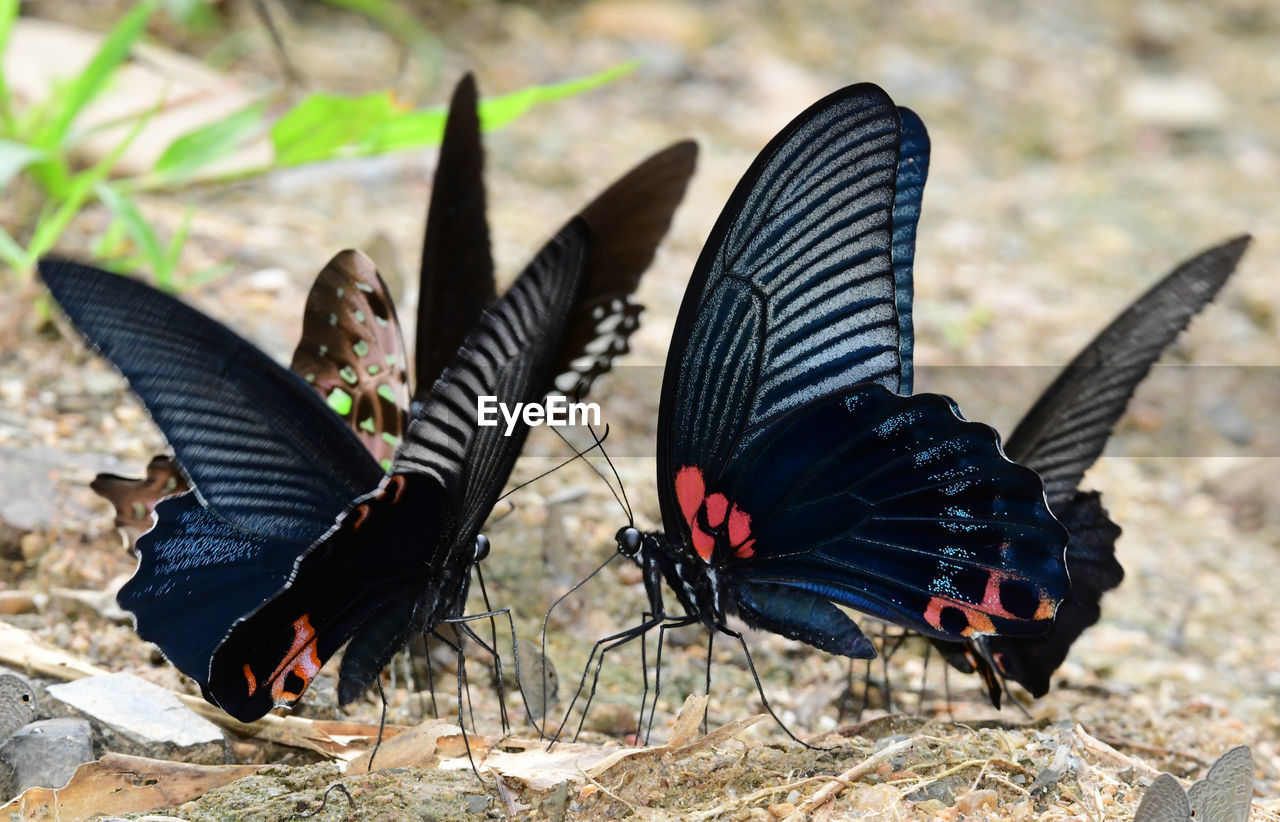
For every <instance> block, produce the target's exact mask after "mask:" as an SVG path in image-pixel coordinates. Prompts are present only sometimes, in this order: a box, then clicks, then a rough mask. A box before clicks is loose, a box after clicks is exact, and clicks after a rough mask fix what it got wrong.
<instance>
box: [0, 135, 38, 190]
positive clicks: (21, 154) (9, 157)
mask: <svg viewBox="0 0 1280 822" xmlns="http://www.w3.org/2000/svg"><path fill="white" fill-rule="evenodd" d="M46 156H48V152H46V151H44V150H42V149H38V148H35V147H34V146H29V145H26V144H25V143H17V142H14V141H13V140H5V139H3V138H0V191H3V190H4V188H5V186H7V185H9V181H10V180H12V179H13V178H14V177H16V176H17V175H18V173H19V172H20V171H22V170H23V169H24V168H26V167H27V166H29V165H31V164H32V163H35V162H38V161H40V160H43V159H44V158H45V157H46Z"/></svg>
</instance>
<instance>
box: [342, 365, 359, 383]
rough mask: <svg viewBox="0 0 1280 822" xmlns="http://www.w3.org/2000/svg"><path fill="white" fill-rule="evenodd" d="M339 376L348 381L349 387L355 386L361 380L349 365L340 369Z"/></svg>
mask: <svg viewBox="0 0 1280 822" xmlns="http://www.w3.org/2000/svg"><path fill="white" fill-rule="evenodd" d="M338 376H340V377H342V378H343V379H344V380H346V381H347V384H348V385H355V384H356V383H357V382H359V381H360V378H359V377H358V376H356V370H355V369H354V368H352V367H351V366H349V365H344V366H342V368H340V369H338Z"/></svg>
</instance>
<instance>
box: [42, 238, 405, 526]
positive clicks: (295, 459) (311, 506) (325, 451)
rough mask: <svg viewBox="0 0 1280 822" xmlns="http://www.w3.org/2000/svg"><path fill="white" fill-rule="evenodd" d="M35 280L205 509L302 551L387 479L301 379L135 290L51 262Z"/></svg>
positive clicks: (212, 325)
mask: <svg viewBox="0 0 1280 822" xmlns="http://www.w3.org/2000/svg"><path fill="white" fill-rule="evenodd" d="M40 274H41V277H42V278H43V279H44V282H45V284H46V285H47V286H48V288H49V290H50V292H51V293H52V294H53V296H54V298H55V299H56V300H57V301H58V303H59V304H60V305H61V306H62V308H63V310H64V311H65V312H66V314H67V316H68V317H69V318H70V319H71V322H72V323H73V324H74V325H75V326H76V328H77V329H78V330H79V331H80V333H81V334H83V335H84V336H85V338H86V340H87V341H88V343H89V344H90V345H91V346H92V347H93V348H94V349H95V350H97V351H98V352H99V353H101V354H102V355H103V356H104V357H106V358H107V359H108V360H110V361H111V363H112V364H113V365H115V366H116V368H118V369H119V370H120V372H121V373H122V374H123V375H124V377H125V378H126V379H127V380H128V381H129V387H130V388H132V389H133V391H134V393H136V394H137V395H138V396H139V397H140V398H141V399H142V401H143V403H144V404H145V405H146V407H147V410H148V411H149V412H150V413H151V416H152V419H154V420H155V422H156V424H157V425H158V426H159V427H160V430H161V431H162V432H163V433H164V435H165V438H166V439H167V440H168V441H169V445H170V446H172V447H173V449H174V452H175V453H176V454H177V458H178V461H179V462H180V463H181V464H182V466H183V468H184V470H185V471H186V473H187V476H188V477H189V478H190V479H191V481H192V484H193V485H194V486H195V491H196V494H197V495H198V496H199V498H200V501H201V502H202V503H204V504H205V505H207V506H208V507H209V509H210V510H211V511H212V512H213V513H214V514H216V515H217V516H219V517H221V518H222V519H224V520H226V521H227V522H228V523H230V524H231V525H234V526H236V527H237V528H239V529H241V530H244V531H248V532H250V533H253V534H258V535H261V536H264V537H269V538H273V539H287V540H293V541H297V542H300V543H309V542H311V541H312V540H314V539H316V538H317V537H319V536H320V535H321V534H323V533H325V532H326V531H328V530H329V529H330V528H331V527H332V526H333V523H334V520H335V519H336V518H337V515H338V514H339V513H341V512H342V511H343V510H344V509H345V508H346V507H347V505H348V503H349V502H350V501H351V500H352V499H353V498H355V497H357V496H359V495H360V494H363V493H365V492H367V491H369V490H370V489H371V488H374V487H376V486H377V485H378V483H379V481H380V480H381V479H382V476H383V472H382V469H381V468H380V467H379V466H378V464H377V462H376V461H374V459H373V457H371V456H370V455H369V452H368V451H367V450H365V448H364V446H362V445H361V444H360V441H359V440H358V439H357V438H356V437H355V435H354V434H352V433H351V430H350V429H348V428H347V426H346V425H345V424H344V423H343V422H342V420H340V419H339V418H338V417H337V416H336V415H335V414H334V413H333V412H332V411H331V410H330V409H329V407H328V406H327V405H325V403H324V401H323V400H321V399H320V397H319V395H318V394H317V393H316V392H315V391H314V390H312V388H311V387H310V386H308V385H307V383H306V382H304V381H303V380H302V378H300V377H298V376H297V375H296V374H294V373H293V372H291V371H288V370H287V369H285V368H283V367H281V366H280V365H278V364H277V363H275V362H274V361H273V360H272V359H271V358H270V357H268V356H267V355H266V354H264V353H263V352H262V351H261V350H259V349H258V348H257V347H255V346H254V345H253V344H252V343H249V342H248V341H246V340H244V339H243V338H241V337H239V336H238V335H236V334H235V333H234V332H232V331H231V330H230V329H228V328H227V327H226V326H224V325H222V324H221V323H218V322H217V321H215V320H213V319H210V318H209V317H207V316H205V315H204V314H202V313H200V312H199V311H196V310H195V309H193V308H190V307H189V306H187V305H185V304H183V303H181V302H179V301H178V300H176V299H174V298H173V297H170V296H168V295H167V294H163V293H161V292H159V291H157V290H155V289H153V288H151V287H149V286H146V285H144V284H142V283H140V282H137V281H134V280H131V279H128V278H126V277H121V276H120V275H118V274H112V273H109V272H106V271H101V270H98V269H95V268H91V267H88V266H83V265H78V264H76V263H71V262H66V261H60V260H52V259H46V260H43V261H41V263H40Z"/></svg>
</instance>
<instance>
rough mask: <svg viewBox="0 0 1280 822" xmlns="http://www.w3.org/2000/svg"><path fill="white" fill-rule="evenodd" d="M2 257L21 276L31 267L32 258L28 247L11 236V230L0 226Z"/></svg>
mask: <svg viewBox="0 0 1280 822" xmlns="http://www.w3.org/2000/svg"><path fill="white" fill-rule="evenodd" d="M0 259H3V260H4V261H5V263H6V264H8V266H9V268H11V269H13V273H14V274H17V275H18V276H19V277H21V276H22V275H23V274H25V273H26V271H27V269H28V268H30V267H31V258H30V256H29V255H28V254H27V252H26V249H24V248H23V247H22V246H20V245H18V241H17V240H15V239H13V238H12V237H10V236H9V232H7V231H5V230H4V229H3V228H0Z"/></svg>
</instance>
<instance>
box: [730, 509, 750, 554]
mask: <svg viewBox="0 0 1280 822" xmlns="http://www.w3.org/2000/svg"><path fill="white" fill-rule="evenodd" d="M750 536H751V516H750V515H749V514H744V513H743V512H742V511H740V510H738V506H737V505H734V506H733V510H732V511H730V512H729V544H730V545H741V544H742V543H743V542H745V541H746V540H747V538H748V537H750Z"/></svg>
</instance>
